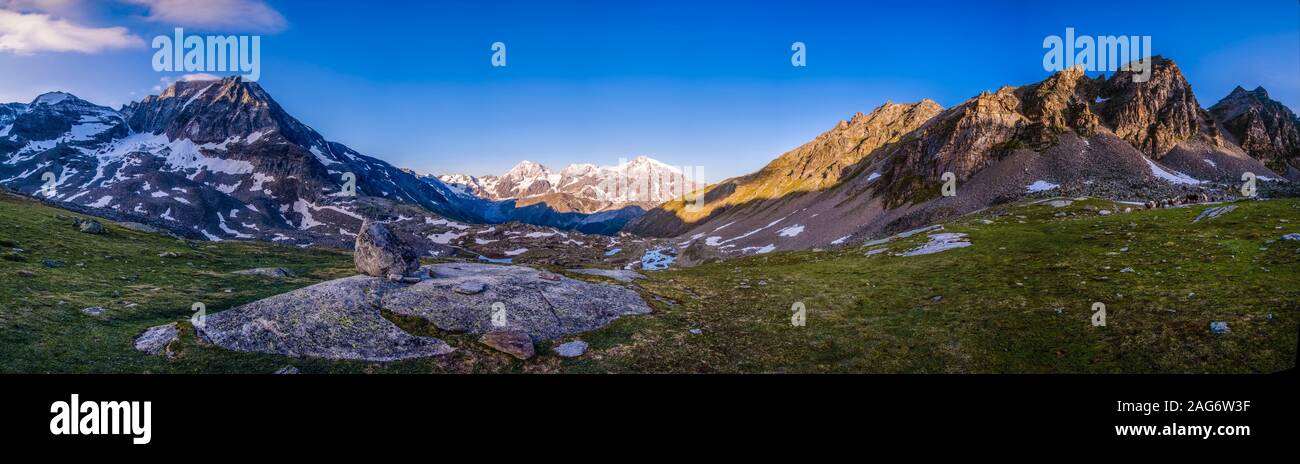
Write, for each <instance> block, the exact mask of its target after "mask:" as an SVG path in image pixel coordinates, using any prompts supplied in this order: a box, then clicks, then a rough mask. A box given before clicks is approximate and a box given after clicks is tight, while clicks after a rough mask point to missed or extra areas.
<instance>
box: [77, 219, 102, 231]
mask: <svg viewBox="0 0 1300 464" xmlns="http://www.w3.org/2000/svg"><path fill="white" fill-rule="evenodd" d="M77 230H80V231H82V232H84V233H87V234H102V233H104V225H103V224H100V223H99V221H96V220H94V219H87V220H85V221H81V220H78V221H77Z"/></svg>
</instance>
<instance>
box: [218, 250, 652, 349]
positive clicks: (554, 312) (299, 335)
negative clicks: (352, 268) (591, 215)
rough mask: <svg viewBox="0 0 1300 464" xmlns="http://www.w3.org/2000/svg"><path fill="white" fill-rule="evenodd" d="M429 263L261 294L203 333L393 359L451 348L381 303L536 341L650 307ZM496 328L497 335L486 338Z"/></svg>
mask: <svg viewBox="0 0 1300 464" xmlns="http://www.w3.org/2000/svg"><path fill="white" fill-rule="evenodd" d="M427 269H428V272H429V274H430V276H431V278H430V279H427V280H424V281H421V282H419V283H416V284H414V285H403V284H400V283H396V282H391V281H389V280H388V279H387V278H380V277H372V276H354V277H347V278H343V279H337V280H332V281H328V282H322V283H320V284H316V285H313V286H310V287H306V288H303V289H299V290H295V291H292V292H289V293H285V294H281V295H277V296H274V297H271V298H267V299H264V300H260V301H255V302H253V303H249V304H246V305H243V306H240V307H236V308H233V309H230V310H227V311H222V312H219V313H216V314H210V315H208V318H207V323H206V324H205V325H204V326H203V327H200V328H198V329H197V330H198V335H199V336H200V337H202V339H204V340H206V341H208V342H211V343H213V344H215V345H217V346H220V347H223V348H226V349H230V350H235V351H250V352H260V353H275V354H282V355H288V356H310V357H321V358H329V359H355V360H367V361H394V360H399V359H408V358H415V357H424V356H436V355H441V354H446V353H449V352H451V351H452V350H453V349H452V347H450V346H448V345H447V344H446V343H444V342H442V341H441V340H438V339H436V338H433V337H420V336H414V335H410V334H408V333H406V332H404V331H402V330H401V329H400V328H398V327H397V326H396V325H394V324H393V323H392V322H390V321H388V320H387V319H385V318H384V317H383V314H382V311H385V310H386V311H391V312H392V313H395V314H398V315H402V316H411V317H420V318H423V319H425V320H428V321H429V322H431V323H433V324H434V325H435V326H437V327H438V328H439V329H442V330H445V331H448V332H455V333H470V334H476V335H483V334H489V333H498V332H517V333H520V334H524V335H526V336H527V337H528V339H529V340H530V346H531V343H532V342H535V341H540V340H550V339H554V338H559V337H565V336H570V335H576V334H580V333H583V332H586V331H590V330H594V329H597V328H600V327H603V326H605V325H606V324H608V323H610V322H611V321H613V320H615V319H617V318H619V317H621V316H625V315H632V314H647V313H649V312H650V307H649V306H648V305H647V304H646V303H645V301H644V300H642V299H641V297H640V296H639V295H637V294H636V292H633V291H631V290H628V289H625V288H622V287H618V286H614V285H605V284H595V283H589V282H583V281H579V280H575V279H570V278H567V277H558V278H557V280H548V279H545V278H543V276H542V272H541V271H538V270H536V269H533V268H529V267H523V266H500V265H493V264H479V263H448V264H438V265H433V266H429V267H428V268H427ZM469 282H476V283H480V284H483V290H482V291H481V292H478V293H475V294H468V295H467V294H464V293H459V292H457V291H456V289H457V288H460V287H461V286H462V285H466V284H468V283H469ZM495 337H500V336H493V337H490V338H495ZM484 343H487V341H484ZM512 354H514V353H512Z"/></svg>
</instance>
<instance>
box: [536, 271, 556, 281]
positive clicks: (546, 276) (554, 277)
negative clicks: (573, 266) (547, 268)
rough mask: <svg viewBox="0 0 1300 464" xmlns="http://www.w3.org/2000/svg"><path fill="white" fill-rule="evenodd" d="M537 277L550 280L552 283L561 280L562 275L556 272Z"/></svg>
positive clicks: (543, 273) (544, 273)
mask: <svg viewBox="0 0 1300 464" xmlns="http://www.w3.org/2000/svg"><path fill="white" fill-rule="evenodd" d="M537 277H540V278H541V279H542V280H549V281H552V282H554V281H558V280H560V275H559V274H556V273H554V272H542V273H541V274H538V276H537Z"/></svg>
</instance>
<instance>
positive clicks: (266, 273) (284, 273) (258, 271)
mask: <svg viewBox="0 0 1300 464" xmlns="http://www.w3.org/2000/svg"><path fill="white" fill-rule="evenodd" d="M233 274H239V275H251V276H261V277H277V278H283V277H294V276H295V274H294V273H293V271H290V270H288V269H285V268H282V267H259V268H255V269H244V270H242V271H235V272H233Z"/></svg>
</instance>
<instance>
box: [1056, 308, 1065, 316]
mask: <svg viewBox="0 0 1300 464" xmlns="http://www.w3.org/2000/svg"><path fill="white" fill-rule="evenodd" d="M1062 314H1065V311H1064V310H1062V309H1061V308H1056V315H1057V316H1060V315H1062Z"/></svg>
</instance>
